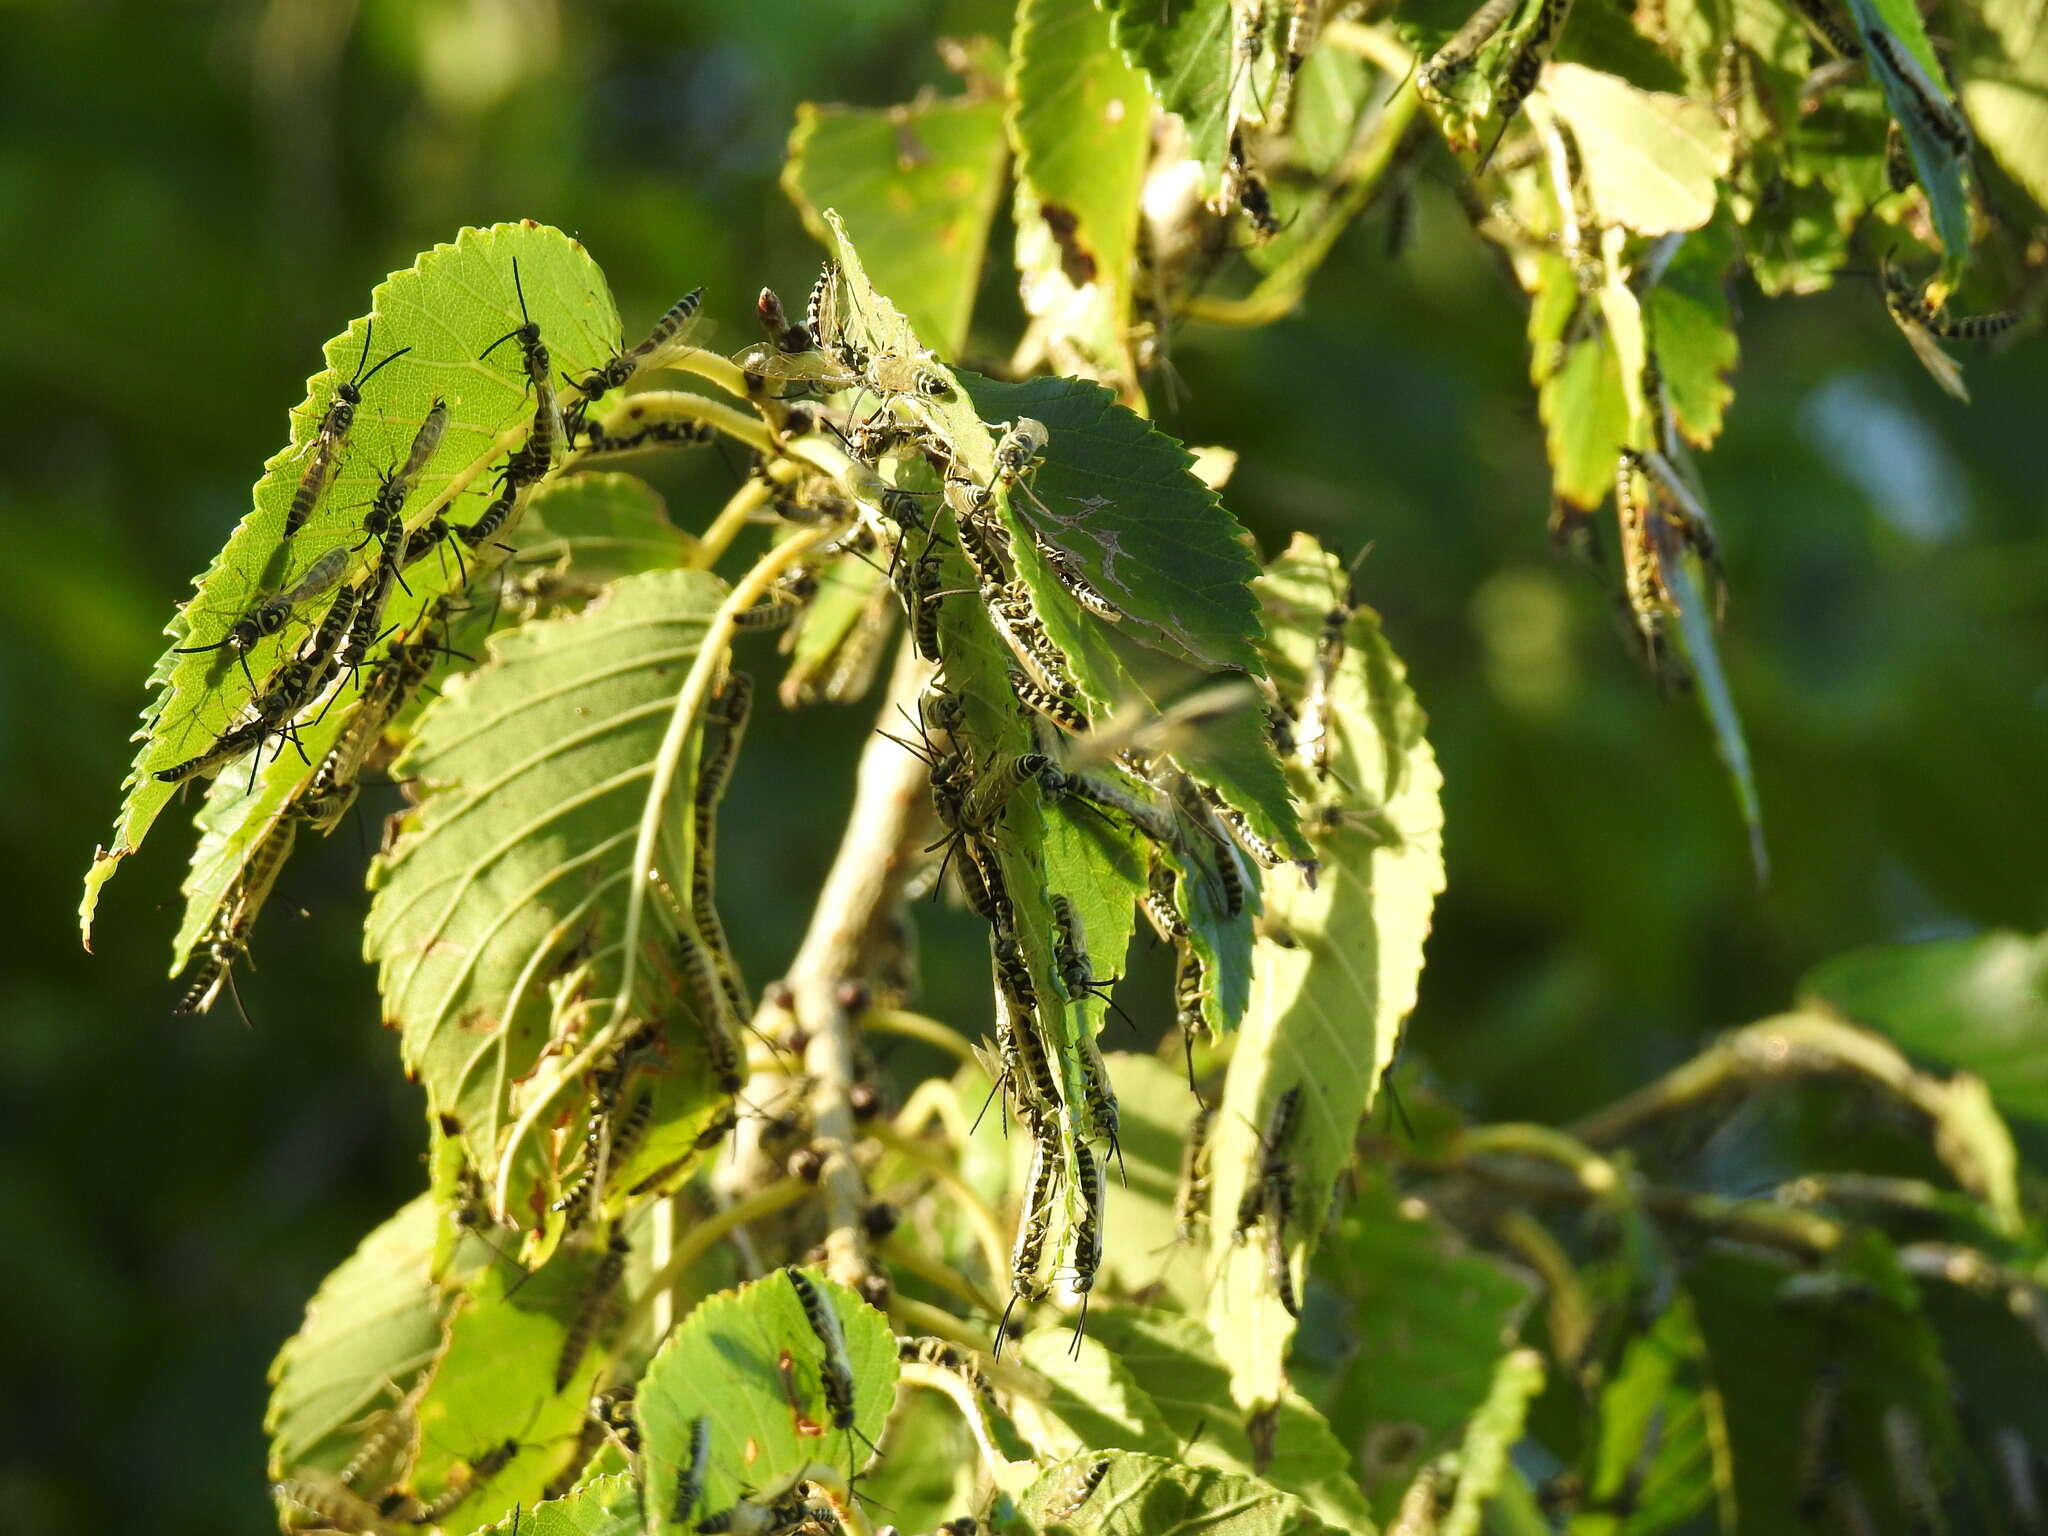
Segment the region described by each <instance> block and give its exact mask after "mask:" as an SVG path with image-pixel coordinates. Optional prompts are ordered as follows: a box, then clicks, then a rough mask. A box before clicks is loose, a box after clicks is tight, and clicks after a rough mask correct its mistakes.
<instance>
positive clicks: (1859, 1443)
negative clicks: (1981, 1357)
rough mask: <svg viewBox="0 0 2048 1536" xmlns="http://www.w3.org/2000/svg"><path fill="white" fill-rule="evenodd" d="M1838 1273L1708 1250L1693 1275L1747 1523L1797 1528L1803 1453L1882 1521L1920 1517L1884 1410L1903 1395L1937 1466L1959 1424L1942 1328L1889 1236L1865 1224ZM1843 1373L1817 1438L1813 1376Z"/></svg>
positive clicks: (1786, 1532)
mask: <svg viewBox="0 0 2048 1536" xmlns="http://www.w3.org/2000/svg"><path fill="white" fill-rule="evenodd" d="M1838 1275H1839V1279H1837V1280H1836V1282H1835V1283H1834V1284H1833V1285H1819V1284H1812V1283H1809V1282H1807V1281H1803V1280H1795V1279H1794V1278H1793V1277H1791V1276H1790V1275H1788V1274H1787V1272H1786V1271H1785V1270H1784V1269H1782V1268H1780V1267H1778V1266H1777V1265H1774V1264H1771V1263H1768V1262H1764V1261H1761V1260H1759V1259H1758V1258H1755V1257H1753V1256H1749V1255H1744V1254H1739V1253H1735V1252H1719V1251H1710V1252H1708V1253H1707V1254H1705V1255H1702V1256H1701V1257H1700V1258H1699V1259H1698V1260H1697V1261H1696V1262H1695V1264H1694V1265H1693V1267H1692V1269H1691V1271H1690V1272H1689V1274H1688V1278H1687V1288H1688V1290H1689V1291H1690V1292H1691V1294H1692V1297H1693V1302H1694V1308H1695V1311H1696V1314H1697V1316H1698V1319H1699V1326H1700V1332H1701V1334H1702V1336H1703V1337H1704V1338H1705V1340H1706V1344H1707V1352H1708V1359H1709V1364H1710V1369H1711V1372H1712V1378H1713V1381H1714V1385H1715V1387H1716V1388H1717V1389H1718V1391H1719V1392H1720V1394H1721V1397H1722V1400H1723V1402H1724V1403H1725V1405H1726V1412H1725V1414H1724V1416H1723V1422H1724V1423H1725V1424H1726V1426H1727V1433H1728V1452H1729V1457H1730V1462H1731V1465H1732V1467H1733V1472H1734V1488H1733V1493H1732V1497H1733V1503H1734V1506H1735V1508H1736V1509H1737V1510H1738V1511H1739V1512H1740V1517H1741V1527H1740V1528H1741V1529H1742V1530H1743V1532H1745V1533H1748V1532H1751V1531H1755V1532H1758V1533H1761V1536H1779V1533H1783V1536H1794V1533H1801V1532H1807V1531H1810V1530H1811V1529H1812V1525H1811V1523H1810V1522H1809V1521H1808V1520H1807V1519H1806V1518H1805V1517H1804V1516H1803V1515H1802V1514H1801V1513H1800V1508H1801V1501H1802V1497H1803V1496H1813V1497H1818V1496H1819V1490H1816V1489H1810V1488H1803V1487H1802V1476H1801V1470H1800V1469H1801V1466H1802V1463H1803V1464H1804V1465H1806V1466H1808V1467H1811V1468H1813V1469H1814V1471H1815V1473H1816V1474H1818V1475H1819V1476H1821V1477H1828V1478H1832V1477H1840V1478H1842V1479H1844V1480H1845V1483H1846V1484H1848V1485H1851V1486H1854V1487H1855V1488H1856V1489H1858V1490H1859V1491H1860V1493H1861V1496H1862V1497H1863V1499H1864V1500H1865V1501H1866V1502H1867V1503H1868V1505H1869V1507H1870V1508H1871V1510H1872V1511H1873V1512H1874V1514H1875V1516H1876V1518H1877V1521H1878V1528H1879V1529H1882V1530H1901V1531H1903V1530H1909V1529H1912V1528H1913V1527H1912V1525H1911V1524H1910V1523H1909V1521H1908V1519H1907V1517H1906V1515H1905V1512H1904V1511H1903V1510H1901V1509H1900V1508H1899V1507H1898V1504H1897V1493H1896V1484H1895V1482H1894V1480H1893V1478H1892V1475H1891V1467H1890V1463H1889V1459H1888V1453H1887V1451H1886V1448H1885V1437H1884V1432H1883V1419H1884V1416H1885V1413H1886V1410H1887V1409H1889V1408H1892V1407H1894V1406H1896V1407H1897V1408H1899V1409H1901V1410H1903V1411H1904V1412H1905V1413H1907V1414H1909V1415H1910V1416H1911V1418H1912V1420H1913V1421H1914V1422H1916V1423H1917V1424H1918V1426H1919V1431H1920V1434H1921V1435H1922V1436H1923V1437H1924V1438H1925V1440H1926V1442H1927V1445H1928V1451H1929V1456H1930V1460H1931V1462H1932V1464H1933V1466H1934V1468H1935V1472H1936V1475H1937V1476H1940V1475H1941V1473H1942V1471H1943V1470H1944V1469H1945V1467H1946V1465H1947V1463H1948V1461H1949V1460H1950V1458H1951V1457H1952V1455H1953V1452H1954V1448H1955V1445H1956V1425H1955V1420H1954V1415H1953V1412H1952V1410H1951V1408H1950V1401H1949V1391H1948V1385H1947V1378H1946V1374H1945V1372H1944V1370H1943V1368H1942V1365H1941V1358H1940V1349H1939V1344H1938V1342H1937V1340H1936V1339H1935V1337H1934V1334H1933V1331H1932V1330H1931V1329H1930V1328H1929V1326H1928V1324H1927V1321H1926V1319H1925V1318H1924V1317H1922V1316H1921V1315H1920V1312H1919V1306H1918V1301H1917V1298H1916V1297H1915V1295H1914V1293H1913V1288H1912V1285H1911V1283H1910V1282H1908V1281H1907V1280H1906V1279H1905V1277H1904V1276H1903V1275H1902V1274H1901V1273H1900V1272H1899V1269H1898V1264H1897V1261H1896V1259H1895V1258H1894V1257H1893V1256H1892V1254H1891V1252H1890V1250H1889V1248H1888V1247H1887V1246H1886V1245H1885V1244H1884V1242H1883V1240H1882V1239H1881V1238H1879V1237H1877V1236H1876V1235H1875V1234H1866V1235H1865V1236H1864V1237H1863V1238H1862V1239H1860V1241H1859V1246H1858V1247H1857V1248H1855V1249H1853V1250H1852V1251H1851V1252H1849V1253H1848V1254H1845V1255H1844V1256H1843V1258H1842V1260H1841V1264H1840V1268H1839V1270H1838ZM1828 1375H1832V1376H1833V1378H1834V1379H1835V1380H1836V1381H1838V1382H1839V1407H1838V1410H1837V1413H1836V1415H1835V1419H1834V1423H1833V1430H1832V1433H1831V1435H1830V1437H1829V1442H1828V1445H1827V1447H1826V1448H1825V1450H1824V1451H1823V1448H1822V1447H1819V1446H1811V1445H1809V1444H1808V1443H1807V1439H1806V1435H1805V1427H1806V1426H1807V1425H1809V1424H1811V1423H1812V1422H1813V1413H1814V1394H1815V1391H1816V1388H1817V1387H1819V1389H1820V1390H1822V1391H1826V1390H1828V1388H1827V1387H1826V1386H1825V1385H1824V1382H1825V1379H1826V1377H1827V1376H1828Z"/></svg>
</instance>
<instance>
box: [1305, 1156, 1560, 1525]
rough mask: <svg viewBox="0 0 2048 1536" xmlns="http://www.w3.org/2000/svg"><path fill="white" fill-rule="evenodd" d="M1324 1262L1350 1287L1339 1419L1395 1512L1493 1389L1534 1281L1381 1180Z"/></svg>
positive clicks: (1343, 1226) (1358, 1204)
mask: <svg viewBox="0 0 2048 1536" xmlns="http://www.w3.org/2000/svg"><path fill="white" fill-rule="evenodd" d="M1316 1274H1317V1278H1318V1279H1319V1280H1320V1281H1323V1282H1325V1283H1327V1284H1329V1285H1330V1286H1332V1287H1333V1288H1334V1289H1335V1290H1336V1291H1337V1292H1338V1293H1339V1295H1340V1296H1341V1297H1342V1298H1343V1302H1344V1317H1345V1319H1346V1321H1347V1323H1348V1325H1349V1327H1350V1329H1351V1332H1352V1334H1353V1339H1354V1349H1353V1352H1352V1354H1351V1356H1350V1358H1349V1359H1348V1360H1347V1361H1346V1362H1345V1364H1344V1367H1343V1370H1342V1373H1341V1374H1340V1375H1339V1377H1338V1378H1337V1381H1336V1384H1335V1386H1334V1388H1333V1389H1332V1391H1331V1393H1330V1395H1329V1398H1328V1407H1329V1413H1330V1419H1331V1422H1333V1423H1335V1424H1338V1425H1341V1426H1343V1428H1344V1431H1345V1433H1346V1434H1347V1435H1348V1436H1349V1437H1350V1443H1351V1446H1352V1449H1353V1453H1354V1455H1355V1456H1356V1457H1357V1460H1358V1467H1359V1472H1360V1474H1361V1479H1362V1481H1363V1483H1364V1485H1365V1491H1366V1493H1367V1494H1368V1495H1369V1496H1370V1497H1371V1499H1372V1501H1373V1507H1374V1509H1375V1510H1376V1511H1377V1512H1378V1514H1379V1515H1380V1517H1381V1519H1382V1520H1383V1521H1384V1520H1390V1519H1392V1518H1393V1515H1394V1512H1395V1509H1396V1508H1397V1506H1398V1505H1399V1502H1400V1496H1401V1490H1402V1489H1403V1488H1404V1487H1405V1486H1406V1485H1407V1483H1408V1481H1409V1480H1410V1478H1412V1477H1413V1476H1414V1475H1415V1473H1416V1472H1417V1471H1418V1470H1419V1469H1420V1468H1421V1467H1422V1466H1423V1465H1425V1464H1426V1463H1427V1462H1429V1461H1431V1460H1433V1459H1434V1458H1435V1457H1436V1456H1438V1455H1439V1454H1441V1453H1442V1452H1444V1451H1447V1450H1449V1449H1450V1448H1451V1447H1453V1446H1455V1445H1456V1444H1457V1443H1458V1439H1459V1436H1460V1435H1461V1434H1462V1433H1463V1430H1464V1426H1465V1424H1466V1422H1467V1420H1469V1419H1470V1418H1471V1417H1472V1416H1473V1415H1474V1414H1475V1413H1477V1412H1478V1411H1479V1407H1480V1405H1481V1404H1482V1403H1483V1402H1484V1401H1485V1400H1486V1396H1487V1393H1488V1391H1489V1390H1490V1389H1491V1385H1492V1382H1493V1379H1494V1375H1495V1372H1496V1369H1497V1368H1498V1366H1499V1364H1500V1361H1501V1359H1502V1357H1503V1355H1504V1354H1505V1353H1506V1352H1507V1350H1508V1349H1509V1348H1510V1347H1511V1346H1512V1345H1513V1343H1514V1341H1515V1339H1516V1337H1517V1335H1518V1333H1519V1331H1520V1328H1521V1323H1522V1318H1523V1316H1524V1315H1525V1314H1526V1313H1527V1312H1528V1310H1529V1306H1530V1303H1531V1301H1532V1299H1533V1298H1534V1295H1535V1282H1534V1280H1533V1279H1532V1277H1530V1276H1528V1275H1526V1274H1524V1273H1523V1272H1522V1271H1520V1270H1517V1269H1511V1268H1509V1267H1508V1266H1507V1265H1506V1264H1503V1263H1502V1262H1501V1261H1499V1260H1498V1259H1493V1258H1489V1257H1487V1256H1486V1255H1484V1254H1481V1253H1475V1252H1473V1251H1471V1250H1470V1249H1468V1248H1467V1247H1466V1246H1465V1245H1464V1243H1463V1242H1462V1241H1461V1240H1460V1239H1459V1238H1458V1237H1457V1236H1456V1235H1455V1234H1454V1233H1453V1232H1452V1231H1451V1230H1450V1228H1448V1227H1447V1226H1445V1225H1444V1224H1442V1223H1441V1222H1439V1221H1438V1220H1437V1219H1436V1218H1435V1217H1434V1216H1433V1215H1431V1214H1430V1213H1429V1212H1428V1211H1427V1210H1426V1209H1425V1208H1423V1207H1422V1206H1421V1205H1420V1204H1419V1202H1417V1203H1414V1204H1412V1205H1411V1204H1409V1203H1406V1202H1404V1201H1403V1200H1402V1199H1401V1197H1400V1196H1399V1195H1398V1194H1397V1193H1396V1192H1395V1191H1394V1190H1392V1189H1391V1188H1389V1187H1388V1186H1387V1185H1385V1184H1383V1183H1380V1182H1377V1181H1375V1182H1372V1183H1369V1184H1368V1185H1367V1187H1366V1188H1365V1190H1364V1191H1363V1192H1362V1193H1361V1194H1360V1195H1359V1197H1358V1198H1357V1199H1355V1200H1354V1201H1353V1202H1352V1204H1351V1208H1350V1210H1349V1211H1347V1212H1346V1213H1345V1215H1344V1216H1343V1217H1342V1218H1340V1220H1339V1222H1338V1227H1337V1237H1336V1240H1335V1241H1333V1242H1332V1243H1331V1244H1329V1245H1328V1247H1327V1248H1326V1249H1325V1251H1324V1253H1323V1255H1322V1258H1321V1260H1320V1261H1319V1262H1318V1264H1317V1269H1316Z"/></svg>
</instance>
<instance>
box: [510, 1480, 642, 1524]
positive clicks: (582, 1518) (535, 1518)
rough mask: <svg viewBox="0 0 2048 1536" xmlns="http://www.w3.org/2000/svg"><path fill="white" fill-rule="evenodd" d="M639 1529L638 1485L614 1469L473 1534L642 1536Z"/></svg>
mask: <svg viewBox="0 0 2048 1536" xmlns="http://www.w3.org/2000/svg"><path fill="white" fill-rule="evenodd" d="M642 1529H643V1528H642V1525H641V1515H640V1485H639V1484H638V1483H637V1482H635V1481H634V1479H633V1476H632V1474H631V1473H629V1472H613V1473H610V1474H608V1475H606V1476H604V1477H594V1478H592V1479H591V1480H590V1481H589V1482H587V1483H584V1484H582V1485H581V1486H580V1487H578V1488H575V1489H573V1490H572V1491H571V1492H569V1493H568V1494H566V1495H564V1496H563V1497H562V1498H559V1499H547V1500H544V1501H543V1502H541V1503H539V1504H535V1505H532V1506H531V1507H529V1508H526V1509H522V1510H521V1511H519V1513H518V1514H517V1515H516V1516H513V1515H509V1514H508V1515H507V1516H506V1517H505V1518H504V1519H503V1520H499V1521H496V1522H494V1523H493V1524H490V1525H487V1526H484V1527H482V1528H481V1529H480V1530H479V1531H477V1532H476V1533H475V1536H641V1532H642Z"/></svg>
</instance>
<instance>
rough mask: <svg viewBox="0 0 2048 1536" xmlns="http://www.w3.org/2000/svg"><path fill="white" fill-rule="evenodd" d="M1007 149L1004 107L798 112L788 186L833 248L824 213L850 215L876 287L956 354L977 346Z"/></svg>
mask: <svg viewBox="0 0 2048 1536" xmlns="http://www.w3.org/2000/svg"><path fill="white" fill-rule="evenodd" d="M1008 159H1009V146H1008V145H1007V144H1005V143H1004V141H1003V104H1002V103H1001V102H1000V101H997V100H986V101H984V100H978V99H975V98H973V97H962V98H957V99H953V100H936V99H933V100H922V99H921V100H919V101H917V102H914V103H912V104H910V105H909V106H902V107H890V108H887V109H885V110H881V111H872V110H869V109H866V108H852V107H819V106H813V105H811V104H809V103H805V104H804V105H802V106H800V107H798V108H797V119H796V129H795V131H794V132H793V133H791V135H790V138H789V160H788V163H787V165H786V166H785V167H784V169H783V173H782V185H783V190H785V191H786V192H787V193H788V194H789V196H790V200H791V201H792V202H794V203H795V204H796V206H797V209H798V211H799V212H801V213H802V214H803V216H804V222H805V223H806V224H807V225H808V226H809V227H810V229H811V232H812V233H813V234H815V235H816V236H817V237H818V238H819V239H820V240H822V241H824V242H825V243H827V244H828V245H829V244H830V243H831V240H832V236H831V232H830V231H829V230H828V229H827V228H826V227H825V224H824V222H823V219H822V211H823V210H824V209H827V208H832V207H838V208H843V209H844V210H846V212H847V214H848V215H849V216H850V217H851V218H852V219H853V221H854V223H855V224H856V225H857V226H858V227H859V229H860V231H861V253H862V255H863V256H865V257H866V258H867V261H868V264H869V266H870V267H871V268H872V269H873V271H874V275H875V278H876V281H877V282H878V283H879V284H880V285H881V286H882V287H883V288H884V289H885V290H886V291H887V292H890V293H894V294H898V295H901V296H902V298H903V302H904V304H905V305H906V306H907V308H908V311H909V315H910V319H911V322H912V323H913V324H914V325H915V326H916V327H917V329H918V331H919V333H920V334H922V335H924V336H926V337H927V338H929V339H930V341H931V342H932V344H933V345H935V346H938V347H941V348H943V349H944V350H945V351H946V352H947V353H948V354H953V353H957V352H958V351H959V350H960V348H961V347H962V346H963V345H964V344H965V343H966V340H967V321H968V317H969V315H970V314H971V313H972V312H973V309H974V289H975V283H976V280H977V279H978V278H979V277H980V275H981V265H982V253H983V251H984V250H985V249H986V247H987V245H988V231H989V223H990V221H991V220H992V219H993V218H994V216H995V211H996V203H997V200H998V198H999V197H1000V195H1001V193H1002V189H1003V168H1004V164H1005V162H1006V161H1007V160H1008Z"/></svg>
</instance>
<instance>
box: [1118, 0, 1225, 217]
mask: <svg viewBox="0 0 2048 1536" xmlns="http://www.w3.org/2000/svg"><path fill="white" fill-rule="evenodd" d="M1103 9H1105V10H1106V11H1108V12H1109V19H1110V25H1111V27H1112V28H1113V29H1114V31H1115V35H1116V45H1117V47H1119V48H1120V49H1122V50H1123V53H1124V56H1125V57H1126V58H1128V59H1129V60H1131V62H1132V63H1134V64H1137V65H1138V66H1139V67H1140V68H1142V69H1143V70H1144V71H1145V73H1146V74H1147V75H1149V76H1150V77H1151V80H1152V91H1153V94H1154V95H1156V96H1157V97H1158V98H1159V105H1160V107H1161V108H1163V109H1164V110H1165V111H1168V112H1172V113H1174V114H1176V115H1177V116H1178V117H1179V118H1180V120H1181V123H1182V125H1183V126H1184V128H1185V130H1186V133H1187V140H1188V142H1187V153H1188V155H1189V157H1190V158H1192V159H1195V160H1198V161H1200V162H1201V165H1202V193H1203V195H1204V196H1209V195H1212V194H1213V193H1214V192H1215V191H1216V189H1217V187H1218V186H1219V185H1220V183H1221V181H1222V176H1223V157H1224V154H1225V153H1226V151H1227V150H1228V149H1229V138H1230V129H1229V115H1230V97H1231V89H1232V85H1233V80H1232V65H1233V53H1232V43H1233V37H1232V20H1231V17H1232V10H1231V7H1230V4H1229V0H1106V3H1105V4H1104V6H1103Z"/></svg>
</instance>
